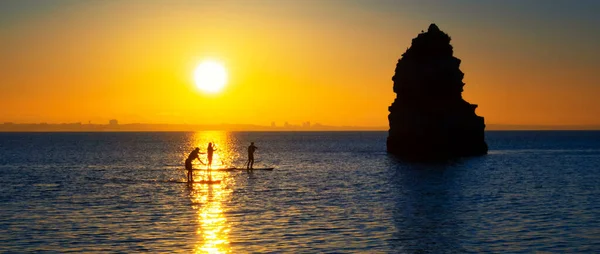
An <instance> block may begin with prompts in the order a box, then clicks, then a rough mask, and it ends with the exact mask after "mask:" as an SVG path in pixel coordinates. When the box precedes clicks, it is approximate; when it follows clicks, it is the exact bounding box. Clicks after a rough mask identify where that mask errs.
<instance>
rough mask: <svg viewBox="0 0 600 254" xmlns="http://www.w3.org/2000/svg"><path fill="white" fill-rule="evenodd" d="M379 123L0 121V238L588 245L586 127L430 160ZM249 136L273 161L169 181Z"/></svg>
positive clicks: (476, 249)
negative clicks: (406, 156)
mask: <svg viewBox="0 0 600 254" xmlns="http://www.w3.org/2000/svg"><path fill="white" fill-rule="evenodd" d="M386 136H387V133H386V132H270V133H269V132H262V133H261V132H237V133H235V132H234V133H227V132H198V133H168V132H164V133H0V174H1V176H2V177H1V178H0V208H1V209H0V252H36V251H42V252H44V251H48V252H69V251H74V252H102V253H105V252H167V253H173V252H195V253H246V252H261V253H263V252H274V253H281V252H291V253H324V252H337V253H339V252H342V253H348V252H367V253H485V252H492V253H497V252H505V253H506V252H508V253H518V252H534V251H539V252H556V253H574V252H589V253H594V252H595V253H598V252H600V187H598V186H600V132H550V131H547V132H487V133H486V136H487V137H486V139H487V142H488V145H489V147H490V152H489V155H487V156H483V157H477V158H469V159H461V160H456V161H452V162H448V163H444V164H435V165H427V164H408V163H404V162H402V161H399V160H397V159H395V158H393V157H391V156H389V155H388V154H386V153H385V139H386ZM250 141H254V142H256V145H257V146H258V151H257V153H256V159H257V164H256V167H267V166H268V167H275V168H276V169H275V170H274V171H255V172H254V173H251V174H248V173H246V172H245V171H234V172H213V173H212V177H213V179H218V180H221V182H220V183H219V184H213V185H207V184H192V185H188V184H186V183H182V182H183V181H185V171H183V170H182V168H183V166H182V165H183V161H184V160H185V158H186V156H187V154H188V153H189V152H190V151H191V150H192V149H193V148H194V147H196V146H199V147H200V148H201V150H203V151H205V150H206V144H207V143H208V142H214V143H216V144H217V152H216V155H215V156H216V158H215V161H214V164H215V165H213V167H215V168H217V167H225V166H242V165H243V163H244V162H245V156H246V152H245V147H246V146H247V145H248V144H249V142H250ZM196 167H199V168H201V167H204V166H203V165H201V164H197V165H196ZM195 177H196V179H201V178H206V177H207V176H206V175H204V174H203V172H197V173H196V176H195Z"/></svg>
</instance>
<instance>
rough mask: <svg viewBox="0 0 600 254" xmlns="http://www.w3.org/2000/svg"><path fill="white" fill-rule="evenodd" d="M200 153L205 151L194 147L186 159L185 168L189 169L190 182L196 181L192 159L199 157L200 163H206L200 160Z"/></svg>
mask: <svg viewBox="0 0 600 254" xmlns="http://www.w3.org/2000/svg"><path fill="white" fill-rule="evenodd" d="M200 154H203V153H201V152H200V148H198V147H196V149H194V150H193V151H192V152H191V153H190V155H188V158H187V159H186V160H185V170H187V181H188V182H190V183H191V182H194V177H193V169H192V161H194V160H195V159H198V160H199V161H200V163H202V164H204V163H203V162H202V160H200Z"/></svg>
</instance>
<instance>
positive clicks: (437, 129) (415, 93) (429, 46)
mask: <svg viewBox="0 0 600 254" xmlns="http://www.w3.org/2000/svg"><path fill="white" fill-rule="evenodd" d="M460 62H461V61H460V59H458V58H456V57H454V56H453V50H452V45H450V36H448V35H447V34H446V33H444V32H442V31H440V29H439V28H438V27H437V26H436V25H435V24H431V25H430V26H429V29H428V30H427V32H423V33H420V34H419V35H418V36H417V38H414V39H413V40H412V45H411V46H410V48H408V49H407V50H406V52H405V53H404V54H402V58H400V60H398V64H396V70H395V74H394V76H393V77H392V80H393V81H394V93H396V95H397V96H396V99H395V100H394V102H393V103H392V105H391V106H390V107H389V111H390V114H389V116H388V119H389V121H390V130H389V136H388V138H387V151H388V152H389V153H391V154H394V155H397V156H399V157H401V158H404V159H407V160H418V161H439V160H447V159H452V158H457V157H465V156H478V155H484V154H487V150H488V147H487V144H486V143H485V137H484V129H485V123H484V119H483V117H480V116H477V115H476V114H475V109H476V108H477V105H475V104H470V103H468V102H467V101H465V100H464V99H463V98H462V91H463V86H464V85H465V84H464V83H463V81H462V80H463V76H464V73H463V72H462V71H460V68H459V66H460Z"/></svg>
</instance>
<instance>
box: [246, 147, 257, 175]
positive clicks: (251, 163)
mask: <svg viewBox="0 0 600 254" xmlns="http://www.w3.org/2000/svg"><path fill="white" fill-rule="evenodd" d="M256 149H258V147H256V146H255V145H254V142H250V146H248V163H247V164H246V170H252V169H254V168H253V166H254V152H255V151H256Z"/></svg>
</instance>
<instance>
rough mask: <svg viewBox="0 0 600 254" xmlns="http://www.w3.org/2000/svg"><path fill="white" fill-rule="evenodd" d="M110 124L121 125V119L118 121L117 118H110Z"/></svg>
mask: <svg viewBox="0 0 600 254" xmlns="http://www.w3.org/2000/svg"><path fill="white" fill-rule="evenodd" d="M108 125H111V126H115V125H119V121H117V119H110V121H108Z"/></svg>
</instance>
